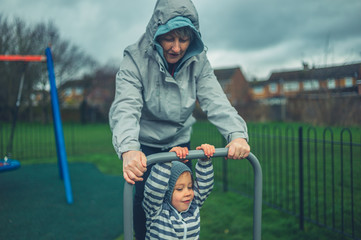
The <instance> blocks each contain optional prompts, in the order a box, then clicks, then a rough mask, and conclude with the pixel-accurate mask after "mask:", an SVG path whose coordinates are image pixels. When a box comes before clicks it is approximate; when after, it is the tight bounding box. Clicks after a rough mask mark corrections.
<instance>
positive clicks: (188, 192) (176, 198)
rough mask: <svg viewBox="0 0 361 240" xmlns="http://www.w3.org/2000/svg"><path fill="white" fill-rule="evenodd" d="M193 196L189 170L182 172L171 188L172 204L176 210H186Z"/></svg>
mask: <svg viewBox="0 0 361 240" xmlns="http://www.w3.org/2000/svg"><path fill="white" fill-rule="evenodd" d="M193 198H194V192H193V183H192V178H191V173H190V172H184V173H182V174H181V175H180V176H179V178H178V180H177V182H176V184H175V186H174V190H173V194H172V206H173V207H174V208H175V209H177V211H178V212H183V211H186V210H187V209H188V207H189V205H190V204H191V202H192V200H193Z"/></svg>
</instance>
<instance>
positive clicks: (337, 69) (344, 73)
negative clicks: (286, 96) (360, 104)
mask: <svg viewBox="0 0 361 240" xmlns="http://www.w3.org/2000/svg"><path fill="white" fill-rule="evenodd" d="M360 75H361V63H355V64H349V65H341V66H330V67H322V68H311V69H309V68H307V67H306V68H304V69H302V70H296V71H285V72H273V73H272V74H271V76H270V77H269V79H268V81H269V82H278V81H279V80H281V79H283V80H285V81H292V80H296V81H303V80H309V79H318V80H323V79H328V78H343V77H355V78H356V79H359V78H360V77H361V76H360Z"/></svg>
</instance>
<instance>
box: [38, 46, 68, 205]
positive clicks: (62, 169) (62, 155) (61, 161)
mask: <svg viewBox="0 0 361 240" xmlns="http://www.w3.org/2000/svg"><path fill="white" fill-rule="evenodd" d="M45 55H46V64H47V67H48V74H49V82H50V95H51V106H52V110H53V111H52V112H53V121H54V133H55V140H56V151H57V156H58V165H59V174H60V178H61V179H63V181H64V187H65V194H66V200H67V202H68V203H69V204H72V203H73V194H72V190H71V183H70V176H69V170H68V161H67V156H66V151H65V142H64V134H63V126H62V122H61V116H60V108H59V100H58V92H57V88H56V83H55V74H54V64H53V57H52V54H51V50H50V48H49V47H48V48H46V50H45Z"/></svg>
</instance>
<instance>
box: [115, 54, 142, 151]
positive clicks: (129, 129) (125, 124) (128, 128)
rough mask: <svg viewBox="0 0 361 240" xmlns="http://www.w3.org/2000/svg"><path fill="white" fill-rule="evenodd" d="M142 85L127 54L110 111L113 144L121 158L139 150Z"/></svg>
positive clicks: (119, 74) (134, 65)
mask: <svg viewBox="0 0 361 240" xmlns="http://www.w3.org/2000/svg"><path fill="white" fill-rule="evenodd" d="M142 88H143V86H142V84H141V81H140V77H139V74H138V71H137V67H136V64H135V63H134V61H132V58H131V57H130V56H129V55H127V54H125V55H124V59H123V61H122V63H121V66H120V69H119V71H118V73H117V75H116V90H115V97H114V101H113V103H112V105H111V107H110V111H109V125H110V129H111V131H112V134H113V135H112V142H113V146H114V148H115V151H116V152H117V154H118V156H119V158H121V154H122V153H123V152H126V151H129V150H139V149H140V144H139V141H138V136H139V129H140V128H139V120H140V116H141V111H142V107H143V98H142Z"/></svg>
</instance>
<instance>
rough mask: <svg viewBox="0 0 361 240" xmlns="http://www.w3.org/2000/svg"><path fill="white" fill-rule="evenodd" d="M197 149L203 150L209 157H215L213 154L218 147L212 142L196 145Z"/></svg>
mask: <svg viewBox="0 0 361 240" xmlns="http://www.w3.org/2000/svg"><path fill="white" fill-rule="evenodd" d="M196 149H197V150H203V152H204V155H206V156H207V158H208V159H209V158H211V157H213V154H214V153H215V152H216V149H215V147H214V146H213V145H210V144H207V143H205V144H202V145H201V146H198V147H196ZM203 160H207V159H203Z"/></svg>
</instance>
